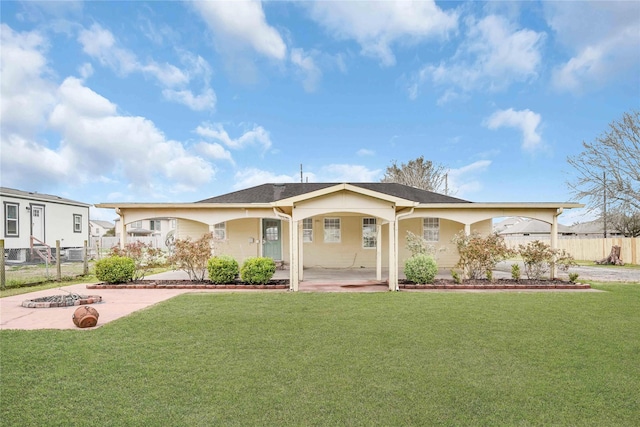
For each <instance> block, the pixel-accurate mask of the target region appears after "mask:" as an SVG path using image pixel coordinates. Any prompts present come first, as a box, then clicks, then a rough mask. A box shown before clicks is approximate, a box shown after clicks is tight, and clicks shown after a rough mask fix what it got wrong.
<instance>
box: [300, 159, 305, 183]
mask: <svg viewBox="0 0 640 427" xmlns="http://www.w3.org/2000/svg"><path fill="white" fill-rule="evenodd" d="M300 183H301V184H303V183H304V179H303V178H302V163H300Z"/></svg>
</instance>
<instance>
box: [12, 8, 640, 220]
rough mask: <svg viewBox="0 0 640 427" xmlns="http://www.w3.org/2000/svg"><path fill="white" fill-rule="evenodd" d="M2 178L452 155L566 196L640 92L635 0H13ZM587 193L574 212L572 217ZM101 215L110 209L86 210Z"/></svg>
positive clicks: (130, 183) (344, 175) (224, 183)
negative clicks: (576, 167)
mask: <svg viewBox="0 0 640 427" xmlns="http://www.w3.org/2000/svg"><path fill="white" fill-rule="evenodd" d="M1 14H2V15H1V16H2V24H1V25H2V27H1V36H2V39H1V55H2V63H1V75H0V80H1V90H2V92H1V104H2V115H1V116H0V120H1V122H0V124H1V138H2V139H1V144H2V145H1V149H2V150H1V166H2V172H1V174H2V175H1V179H2V185H3V186H6V187H12V188H18V189H21V190H26V191H38V192H43V193H52V194H57V195H60V196H64V197H68V198H71V199H75V200H80V201H83V202H87V203H99V202H116V201H119V202H190V201H196V200H201V199H204V198H207V197H211V196H215V195H219V194H223V193H227V192H230V191H234V190H238V189H242V188H246V187H250V186H253V185H258V184H262V183H265V182H299V180H300V164H302V165H303V170H304V175H305V179H308V180H309V181H310V182H345V181H347V182H357V181H378V180H380V178H382V175H383V173H384V170H385V168H386V167H387V166H388V165H389V164H390V163H391V161H393V160H396V161H398V162H406V161H408V160H411V159H414V158H416V157H418V156H420V155H424V156H425V158H426V159H429V160H433V161H434V162H437V163H441V164H443V165H445V166H446V167H447V168H448V169H449V170H450V171H449V177H450V179H449V182H450V187H452V188H453V189H454V190H455V195H456V196H458V197H461V198H465V199H468V200H472V201H478V202H481V201H504V202H512V201H534V202H535V201H567V200H569V199H570V198H571V194H570V192H569V190H568V188H567V185H566V181H567V180H570V179H571V177H572V175H573V173H574V171H573V170H572V169H571V168H570V167H569V166H568V165H567V163H566V158H567V156H568V155H575V154H578V153H579V152H580V151H581V143H582V141H592V140H593V139H594V138H596V137H597V136H598V135H599V134H601V133H602V132H603V131H605V130H606V129H607V126H608V124H609V123H610V122H611V121H613V120H616V119H618V118H620V117H621V116H622V113H623V112H625V111H629V110H631V109H637V108H640V77H639V76H640V48H639V46H640V3H638V2H631V1H629V2H622V1H620V2H615V1H607V2H579V1H571V2H555V3H552V2H488V3H481V2H432V1H424V2H406V1H404V2H391V1H387V2H342V1H331V2H295V3H293V2H280V1H269V2H262V3H261V2H256V1H250V2H244V1H234V2H204V1H200V2H188V1H186V2H170V1H150V2H143V1H136V2H122V1H118V2H108V1H101V2H79V1H67V2H34V1H28V2H10V1H3V2H2V7H1ZM582 213H583V212H580V211H578V212H574V213H573V214H570V215H566V214H565V215H563V217H562V219H561V222H564V223H569V224H570V223H572V222H574V221H575V220H578V219H580V216H581V215H582ZM93 215H94V216H95V217H96V219H113V216H114V215H113V213H112V212H108V211H107V212H105V211H100V210H94V211H93Z"/></svg>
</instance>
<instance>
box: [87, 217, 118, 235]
mask: <svg viewBox="0 0 640 427" xmlns="http://www.w3.org/2000/svg"><path fill="white" fill-rule="evenodd" d="M114 227H115V224H114V223H112V222H109V221H98V220H94V219H92V220H90V221H89V228H90V230H91V237H102V236H104V233H106V232H107V231H109V230H111V229H113V228H114Z"/></svg>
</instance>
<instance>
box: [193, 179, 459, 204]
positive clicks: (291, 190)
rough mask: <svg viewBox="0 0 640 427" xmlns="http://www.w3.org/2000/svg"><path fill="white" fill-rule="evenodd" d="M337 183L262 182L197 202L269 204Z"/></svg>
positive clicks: (409, 193)
mask: <svg viewBox="0 0 640 427" xmlns="http://www.w3.org/2000/svg"><path fill="white" fill-rule="evenodd" d="M338 184H339V183H336V182H325V183H287V184H262V185H258V186H256V187H251V188H247V189H245V190H240V191H235V192H233V193H227V194H222V195H220V196H216V197H211V198H209V199H204V200H200V201H198V202H197V203H271V202H276V201H278V200H283V199H288V198H290V197H295V196H299V195H301V194H306V193H311V192H313V191H317V190H322V189H324V188H327V187H332V186H334V185H338ZM350 185H353V186H355V187H360V188H364V189H367V190H371V191H377V192H378V193H382V194H386V195H389V196H394V197H399V198H401V199H406V200H411V201H414V202H419V203H471V202H469V201H468V200H462V199H458V198H456V197H451V196H445V195H444V194H439V193H434V192H432V191H426V190H421V189H419V188H414V187H409V186H407V185H402V184H395V183H386V182H357V183H350Z"/></svg>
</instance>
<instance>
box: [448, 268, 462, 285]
mask: <svg viewBox="0 0 640 427" xmlns="http://www.w3.org/2000/svg"><path fill="white" fill-rule="evenodd" d="M451 277H452V278H453V281H454V283H455V284H457V285H459V284H460V283H462V277H460V273H458V272H457V271H456V270H451Z"/></svg>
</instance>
